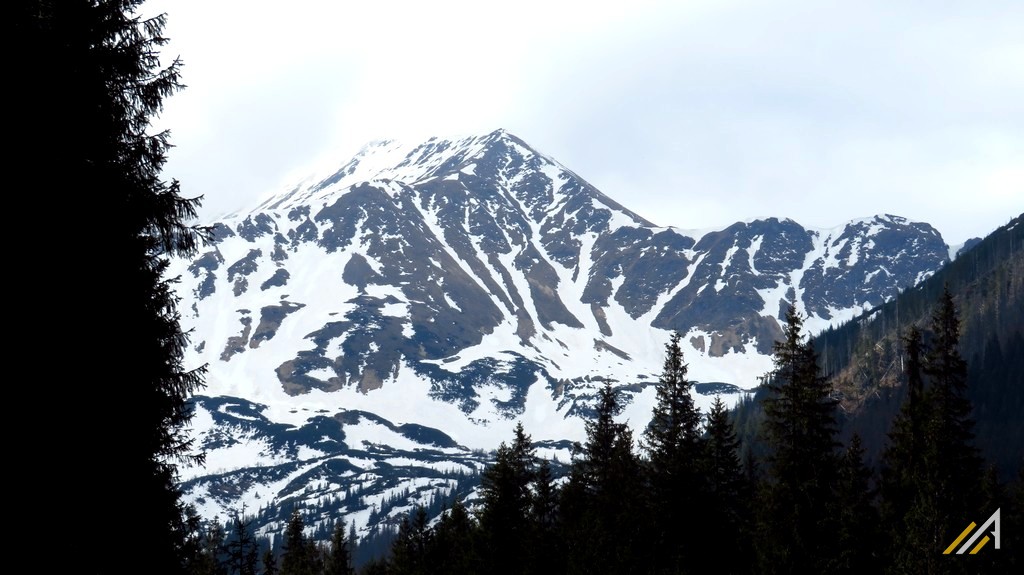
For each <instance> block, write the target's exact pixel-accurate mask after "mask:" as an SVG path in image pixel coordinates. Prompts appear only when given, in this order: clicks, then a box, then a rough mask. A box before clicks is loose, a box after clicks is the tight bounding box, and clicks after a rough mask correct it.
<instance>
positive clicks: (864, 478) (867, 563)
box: [830, 434, 884, 575]
mask: <svg viewBox="0 0 1024 575" xmlns="http://www.w3.org/2000/svg"><path fill="white" fill-rule="evenodd" d="M871 476H872V473H871V470H870V469H868V467H867V466H866V465H865V464H864V447H863V446H862V445H861V440H860V436H859V435H857V434H854V435H853V437H852V438H851V440H850V445H849V446H848V447H847V448H846V451H845V453H844V454H843V456H842V458H841V460H840V464H839V481H838V483H837V489H836V494H835V498H834V500H833V509H834V511H833V513H834V516H835V519H836V523H837V529H836V534H835V537H836V545H837V547H838V555H837V557H836V559H835V563H834V564H833V568H832V569H831V570H830V572H832V573H848V574H850V575H855V574H858V573H878V571H879V568H880V566H881V564H882V560H883V555H884V554H883V552H882V551H883V550H882V545H881V543H882V541H881V539H880V538H879V529H878V510H877V509H876V508H875V506H874V502H873V501H874V493H873V491H872V488H871Z"/></svg>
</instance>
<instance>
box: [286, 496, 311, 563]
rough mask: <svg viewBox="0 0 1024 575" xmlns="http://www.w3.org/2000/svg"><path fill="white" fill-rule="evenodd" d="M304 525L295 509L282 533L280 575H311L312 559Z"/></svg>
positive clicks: (300, 515)
mask: <svg viewBox="0 0 1024 575" xmlns="http://www.w3.org/2000/svg"><path fill="white" fill-rule="evenodd" d="M305 529H306V525H305V523H304V522H303V520H302V514H301V513H299V510H298V509H296V510H294V511H292V514H291V517H290V518H289V519H288V524H287V526H286V527H285V532H284V545H283V546H282V549H281V575H313V574H314V573H315V572H316V571H315V569H314V562H313V557H312V555H311V553H310V549H309V545H310V543H311V542H310V541H309V540H308V539H307V538H306V533H305Z"/></svg>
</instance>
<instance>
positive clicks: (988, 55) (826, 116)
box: [143, 0, 1024, 244]
mask: <svg viewBox="0 0 1024 575" xmlns="http://www.w3.org/2000/svg"><path fill="white" fill-rule="evenodd" d="M157 12H166V13H167V15H168V27H167V30H166V34H167V36H168V37H169V38H170V39H171V42H170V44H169V45H168V46H165V48H164V50H163V54H164V55H165V56H167V57H173V56H175V55H180V56H181V58H182V59H183V60H184V63H185V66H184V68H183V77H184V78H183V79H184V83H185V84H187V86H188V87H187V88H186V89H185V90H183V91H181V92H179V93H178V94H176V95H174V96H172V97H171V98H169V99H168V100H167V101H166V107H165V111H164V114H163V116H162V117H161V119H160V125H161V126H164V127H168V128H170V129H171V132H172V137H171V141H172V142H173V143H174V144H175V146H176V147H175V149H174V150H172V153H171V155H170V160H169V162H168V164H167V166H166V168H165V170H164V174H165V176H167V177H174V178H177V179H179V180H180V181H181V182H182V189H183V192H184V193H185V194H186V195H189V196H192V195H200V194H202V195H204V196H205V206H204V210H203V214H204V217H205V218H207V219H209V218H211V217H214V216H217V215H220V214H223V213H226V212H230V211H234V210H238V209H243V208H247V207H252V206H253V205H254V204H255V201H256V198H258V197H260V196H261V195H263V194H264V193H266V192H267V191H268V190H271V189H277V188H280V187H283V186H285V185H287V184H289V183H294V182H296V181H297V180H299V179H300V178H301V177H302V176H304V175H306V173H307V172H308V171H309V170H310V169H311V168H312V166H314V165H322V164H323V162H324V161H331V162H336V163H338V164H339V165H340V164H341V163H343V162H344V161H345V160H347V159H348V158H349V157H351V155H352V154H353V153H355V152H356V151H357V150H358V149H359V148H360V147H361V146H362V145H363V144H365V143H367V142H368V141H371V140H375V139H384V138H397V139H403V140H404V139H414V140H416V139H425V138H426V137H429V136H433V135H437V136H449V135H461V134H467V133H477V132H479V133H486V132H490V131H492V130H494V129H497V128H505V129H507V130H509V131H510V132H512V133H513V134H515V135H517V136H519V137H520V138H522V139H523V140H524V141H526V142H527V143H528V144H530V145H531V146H533V147H534V148H536V149H538V150H539V151H541V152H543V153H545V154H548V155H550V156H552V157H554V158H555V159H556V160H558V161H560V162H561V163H563V164H565V165H566V166H567V167H569V168H570V169H572V170H573V171H575V172H577V173H578V174H579V175H581V176H582V177H584V178H585V179H587V180H588V181H589V182H590V183H592V184H594V185H595V186H597V187H598V188H599V189H600V190H601V191H603V192H604V193H605V194H607V195H609V196H611V197H612V198H614V199H616V200H618V201H619V202H621V203H622V204H623V205H625V206H626V207H628V208H630V209H632V210H634V211H636V212H638V213H639V214H640V215H642V216H644V217H646V218H647V219H649V220H651V221H653V222H654V223H656V224H659V225H673V226H679V227H682V228H706V227H725V226H727V225H729V224H731V223H733V222H736V221H739V220H747V219H751V218H757V217H767V216H779V217H790V218H793V219H794V220H796V221H798V222H800V223H801V224H803V225H805V226H811V227H832V226H834V225H837V224H839V223H841V222H844V221H846V220H848V219H852V218H856V217H862V216H869V215H873V214H878V213H892V214H896V215H901V216H905V217H908V218H910V219H912V220H919V221H927V222H929V223H931V224H932V225H934V226H935V227H936V228H938V229H939V231H940V232H942V234H943V236H944V238H945V239H946V241H947V242H948V243H950V244H957V243H960V242H963V241H964V240H966V239H967V238H969V237H974V236H982V235H985V234H987V233H988V232H990V231H992V230H993V229H995V228H996V227H998V226H999V225H1002V224H1004V223H1006V222H1007V221H1009V219H1010V218H1012V217H1013V216H1015V215H1018V214H1020V213H1022V212H1024V2H1021V1H1020V0H1005V1H986V0H975V1H971V2H962V1H944V0H927V1H920V2H916V1H898V0H886V1H876V0H857V1H843V2H830V1H826V0H807V1H798V0H774V1H770V2H769V1H761V2H754V1H729V0H714V1H683V0H670V1H658V0H631V1H630V2H623V1H621V0H619V1H615V2H606V1H604V0H590V1H586V2H575V1H573V2H570V1H562V0H544V1H540V0H519V1H517V2H501V3H497V2H488V1H481V0H476V1H455V0H442V1H420V2H414V1H399V0H362V1H360V2H351V1H348V0H335V1H328V0H319V1H318V0H290V1H289V2H281V1H266V0H249V1H246V2H241V1H236V0H150V1H149V2H147V3H146V4H145V5H144V6H143V13H144V14H152V13H157Z"/></svg>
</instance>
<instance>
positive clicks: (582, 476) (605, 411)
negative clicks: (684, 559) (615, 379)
mask: <svg viewBox="0 0 1024 575" xmlns="http://www.w3.org/2000/svg"><path fill="white" fill-rule="evenodd" d="M618 410H619V403H618V398H617V396H616V392H615V390H614V389H612V387H611V382H610V381H606V382H605V385H604V387H603V388H602V389H601V391H600V393H599V394H598V402H597V413H596V417H595V418H594V419H591V420H588V421H586V423H585V424H584V425H585V427H586V433H587V440H586V443H584V444H583V445H578V446H577V449H576V456H575V458H574V459H573V462H572V467H571V468H570V472H569V481H568V483H567V484H566V486H565V487H564V488H563V490H562V499H561V509H562V511H563V513H562V518H563V529H562V533H563V535H564V536H565V538H566V541H567V567H566V570H567V572H569V573H631V572H643V571H644V568H643V561H644V560H645V559H646V557H645V556H644V555H643V554H642V553H640V552H639V549H638V547H639V545H640V544H641V539H640V536H639V526H640V524H641V522H640V521H639V520H638V518H639V517H641V514H642V513H643V509H642V508H641V506H640V505H639V503H638V500H637V493H636V487H637V484H638V483H637V478H638V477H639V470H640V467H639V462H638V461H637V458H636V455H635V454H634V452H633V434H632V432H631V431H630V429H629V426H628V425H626V424H623V423H617V422H616V421H615V419H614V416H615V414H616V413H617V412H618Z"/></svg>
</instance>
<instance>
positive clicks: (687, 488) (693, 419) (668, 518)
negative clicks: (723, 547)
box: [643, 332, 706, 571]
mask: <svg viewBox="0 0 1024 575" xmlns="http://www.w3.org/2000/svg"><path fill="white" fill-rule="evenodd" d="M681 338H682V336H681V335H680V334H679V333H678V332H676V333H673V334H672V336H671V339H670V340H669V342H668V343H667V344H665V362H664V367H663V368H662V372H661V377H660V378H659V379H658V386H657V403H656V404H655V406H654V409H653V413H652V416H651V422H650V424H649V425H648V426H647V428H646V429H645V430H644V433H643V449H644V453H645V454H646V456H647V459H646V461H644V467H643V468H644V472H645V473H644V474H645V476H646V478H647V483H648V488H649V491H648V493H647V495H648V505H647V507H648V510H647V513H648V516H649V518H650V523H651V529H650V535H651V537H650V541H649V543H650V545H651V546H652V547H653V552H652V553H651V557H652V561H653V562H654V564H655V566H656V568H658V569H662V570H668V571H678V570H679V569H681V568H682V566H683V565H685V564H686V563H688V562H689V561H691V560H696V558H697V557H698V555H699V553H700V549H701V548H702V547H703V546H704V543H705V541H703V538H702V536H701V535H702V533H704V532H705V530H704V526H703V525H699V524H698V523H697V522H695V521H680V517H685V516H696V517H704V516H705V515H706V513H705V512H704V509H702V506H703V504H704V502H705V501H706V499H705V497H704V479H705V476H704V475H703V474H702V473H701V470H700V469H699V466H698V465H696V462H698V461H700V460H701V459H702V457H703V455H704V452H703V449H704V445H703V443H702V441H701V433H700V421H701V415H700V410H699V409H697V407H696V405H694V403H693V396H692V388H693V384H692V383H691V382H690V381H689V380H688V379H687V377H686V373H687V365H686V363H685V362H684V360H683V352H682V349H681V348H680V346H679V340H680V339H681Z"/></svg>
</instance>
